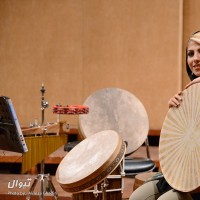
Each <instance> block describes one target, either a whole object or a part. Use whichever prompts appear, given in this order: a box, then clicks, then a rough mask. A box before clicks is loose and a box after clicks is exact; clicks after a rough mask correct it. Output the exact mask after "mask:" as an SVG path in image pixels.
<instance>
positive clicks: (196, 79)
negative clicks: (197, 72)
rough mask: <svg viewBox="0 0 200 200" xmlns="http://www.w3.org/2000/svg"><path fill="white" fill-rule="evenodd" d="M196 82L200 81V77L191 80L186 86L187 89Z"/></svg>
mask: <svg viewBox="0 0 200 200" xmlns="http://www.w3.org/2000/svg"><path fill="white" fill-rule="evenodd" d="M195 83H200V77H198V78H195V79H194V80H193V81H191V82H190V83H189V84H187V85H186V86H185V89H187V88H188V87H190V86H191V85H193V84H195Z"/></svg>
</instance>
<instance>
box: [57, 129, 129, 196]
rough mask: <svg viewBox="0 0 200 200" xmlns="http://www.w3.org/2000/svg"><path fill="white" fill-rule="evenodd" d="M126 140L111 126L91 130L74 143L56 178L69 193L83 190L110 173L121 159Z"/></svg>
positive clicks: (60, 165)
mask: <svg viewBox="0 0 200 200" xmlns="http://www.w3.org/2000/svg"><path fill="white" fill-rule="evenodd" d="M125 149H126V147H125V143H124V142H123V140H122V138H121V137H120V136H119V134H118V133H116V132H115V131H113V130H105V131H101V132H98V133H96V134H93V135H92V136H90V137H88V138H86V139H84V140H83V141H81V142H80V143H79V144H78V145H76V146H75V147H74V148H73V149H72V150H71V151H70V152H69V153H68V154H67V155H66V156H65V157H64V158H63V160H62V161H61V163H60V164H59V166H58V169H57V171H56V180H57V181H58V183H59V184H60V186H61V187H62V188H63V190H65V191H67V192H71V193H77V192H81V191H83V190H86V189H88V188H90V187H92V186H94V185H96V184H98V183H99V182H101V181H102V180H104V179H105V178H106V177H107V176H108V175H109V174H111V173H112V172H113V171H114V170H115V169H116V168H117V166H118V165H119V164H120V162H121V161H122V159H123V157H124V154H125Z"/></svg>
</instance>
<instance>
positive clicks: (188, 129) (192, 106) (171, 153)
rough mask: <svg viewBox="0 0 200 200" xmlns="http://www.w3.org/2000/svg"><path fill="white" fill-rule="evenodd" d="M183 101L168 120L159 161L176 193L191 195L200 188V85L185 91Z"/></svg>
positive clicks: (161, 138) (166, 119)
mask: <svg viewBox="0 0 200 200" xmlns="http://www.w3.org/2000/svg"><path fill="white" fill-rule="evenodd" d="M182 99H183V101H182V102H181V104H180V106H179V107H178V108H175V107H172V108H170V109H169V111H168V113H167V115H166V118H165V120H164V123H163V127H162V129H161V135H160V145H159V160H160V166H161V171H162V173H163V175H164V177H165V179H166V180H167V182H168V183H169V184H170V185H171V186H172V187H173V188H174V189H176V190H179V191H182V192H190V191H192V190H194V189H196V188H198V187H199V186H200V103H199V102H200V84H199V83H198V84H194V85H192V86H190V87H189V88H188V89H186V90H184V91H183V95H182Z"/></svg>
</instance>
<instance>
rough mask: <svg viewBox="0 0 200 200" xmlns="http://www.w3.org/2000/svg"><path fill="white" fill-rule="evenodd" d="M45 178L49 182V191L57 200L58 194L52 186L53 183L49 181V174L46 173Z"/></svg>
mask: <svg viewBox="0 0 200 200" xmlns="http://www.w3.org/2000/svg"><path fill="white" fill-rule="evenodd" d="M46 179H47V182H48V184H49V187H50V189H51V191H52V192H53V196H54V199H55V200H57V199H58V194H57V192H56V189H55V187H54V185H53V183H52V181H51V177H50V175H49V174H47V176H46Z"/></svg>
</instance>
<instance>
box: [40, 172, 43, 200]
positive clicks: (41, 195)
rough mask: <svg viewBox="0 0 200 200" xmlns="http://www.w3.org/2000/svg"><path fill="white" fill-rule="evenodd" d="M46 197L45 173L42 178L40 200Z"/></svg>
mask: <svg viewBox="0 0 200 200" xmlns="http://www.w3.org/2000/svg"><path fill="white" fill-rule="evenodd" d="M43 199H44V175H41V180H40V200H43Z"/></svg>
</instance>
